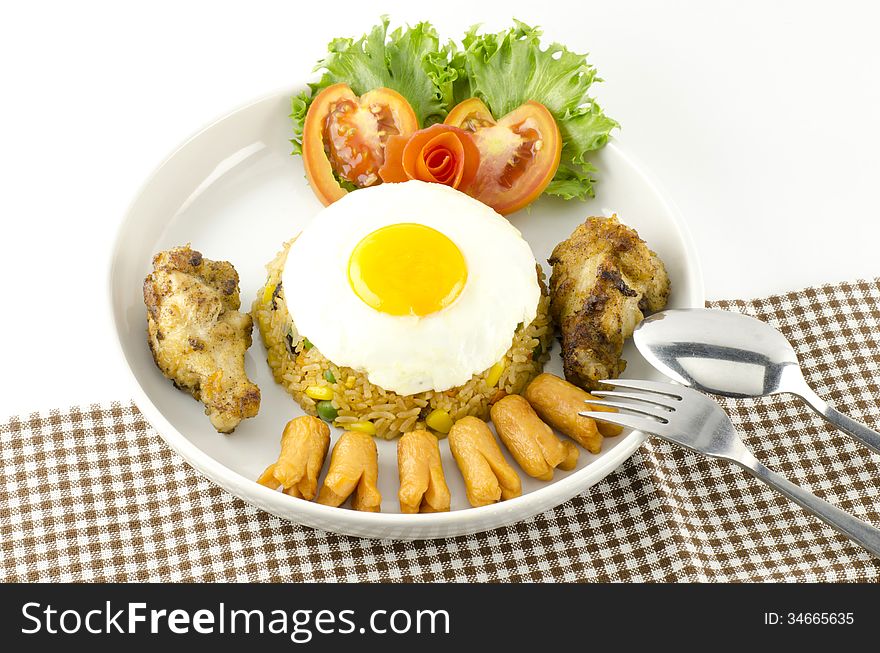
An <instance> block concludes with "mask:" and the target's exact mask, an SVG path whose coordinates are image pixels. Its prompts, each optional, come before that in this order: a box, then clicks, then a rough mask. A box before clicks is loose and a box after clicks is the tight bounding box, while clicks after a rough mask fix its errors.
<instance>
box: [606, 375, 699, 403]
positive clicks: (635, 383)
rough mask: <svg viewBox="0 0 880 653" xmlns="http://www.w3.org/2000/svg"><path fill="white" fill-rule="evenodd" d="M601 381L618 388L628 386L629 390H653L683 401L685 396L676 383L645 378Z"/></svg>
mask: <svg viewBox="0 0 880 653" xmlns="http://www.w3.org/2000/svg"><path fill="white" fill-rule="evenodd" d="M599 383H604V384H606V385H611V386H615V387H618V388H627V389H629V390H641V391H642V392H653V393H655V394H660V395H666V396H667V397H671V398H673V399H677V400H679V401H681V399H683V397H682V396H681V394H680V393H677V391H678V390H679V388H682V386H680V385H674V384H672V383H666V382H662V381H644V380H636V379H607V380H605V381H599Z"/></svg>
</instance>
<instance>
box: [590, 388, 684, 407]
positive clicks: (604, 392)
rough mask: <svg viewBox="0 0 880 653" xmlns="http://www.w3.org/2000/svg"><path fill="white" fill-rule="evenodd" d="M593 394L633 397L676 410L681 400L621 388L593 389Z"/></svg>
mask: <svg viewBox="0 0 880 653" xmlns="http://www.w3.org/2000/svg"><path fill="white" fill-rule="evenodd" d="M590 394H592V395H593V396H596V397H607V398H609V399H631V400H632V401H640V402H642V403H645V404H650V405H652V406H658V407H661V408H668V409H669V410H675V409H676V408H677V407H678V406H677V405H676V404H678V403H679V402H677V401H675V400H674V399H672V400H670V401H663V400H662V399H661V398H660V397H659V396H658V395H656V394H650V395H644V394H637V393H635V392H620V391H619V390H592V391H591V392H590ZM584 403H585V404H588V405H589V404H595V403H596V402H595V401H589V400H587V401H585V402H584Z"/></svg>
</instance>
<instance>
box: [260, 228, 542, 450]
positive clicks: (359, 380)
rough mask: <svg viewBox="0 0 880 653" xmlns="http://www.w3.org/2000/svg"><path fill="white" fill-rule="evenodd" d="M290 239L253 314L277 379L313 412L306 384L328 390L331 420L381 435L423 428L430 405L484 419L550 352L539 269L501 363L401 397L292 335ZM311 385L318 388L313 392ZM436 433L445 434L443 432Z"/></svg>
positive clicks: (538, 368)
mask: <svg viewBox="0 0 880 653" xmlns="http://www.w3.org/2000/svg"><path fill="white" fill-rule="evenodd" d="M292 242H293V241H289V242H287V243H285V245H284V247H283V248H282V250H281V251H280V252H279V253H278V255H277V256H276V257H275V258H274V259H273V260H272V261H271V262H270V263H269V264H268V265H267V266H266V269H267V271H268V277H267V279H266V285H265V286H264V287H263V288H261V289H260V291H259V292H258V294H257V298H256V300H255V302H254V305H253V317H254V320H255V321H256V322H257V325H258V326H259V329H260V334H261V335H262V338H263V344H264V345H265V346H266V350H267V352H268V353H267V361H268V363H269V367H270V368H271V369H272V374H273V376H274V377H275V381H277V382H278V383H280V384H281V385H282V386H283V387H284V389H285V390H286V391H287V392H288V393H289V394H290V395H291V396H292V397H293V398H294V399H295V400H296V402H297V403H298V404H299V405H300V406H301V407H302V409H303V410H304V411H305V412H306V413H308V414H310V415H317V414H318V401H316V400H315V399H313V398H312V397H310V396H309V395H308V394H306V390H307V389H309V388H311V389H312V390H311V393H312V394H320V393H324V394H325V395H329V394H330V393H331V392H332V399H328V400H326V401H330V402H331V403H332V406H333V409H334V410H335V412H336V413H337V415H336V418H335V419H334V420H333V424H334V425H335V426H338V427H341V428H357V429H358V430H365V431H366V432H369V433H373V432H374V433H373V434H374V435H376V436H377V437H380V438H385V439H392V438H396V437H398V436H400V435H402V434H404V433H406V432H407V431H411V430H413V429H417V428H425V426H426V424H425V420H426V419H427V417H428V415H430V414H431V413H432V412H433V411H435V410H441V411H446V413H448V415H449V417H451V419H452V420H453V421H455V420H459V419H461V418H462V417H466V416H468V415H473V416H475V417H479V418H480V419H488V418H489V408H490V406H491V405H492V404H493V403H494V402H495V401H497V400H498V399H500V398H501V397H503V396H504V395H505V394H518V393H520V392H522V390H523V389H524V388H525V386H526V385H528V383H529V381H531V380H532V379H533V378H534V377H535V376H537V375H538V374H540V373H541V371H542V369H543V367H544V363H545V362H546V361H547V359H548V358H549V356H550V354H549V352H550V346H551V344H552V338H553V328H552V325H551V322H550V316H549V304H550V298H549V296H548V294H547V287H546V285H545V283H544V278H543V277H544V275H543V272H542V271H541V269H540V267H538V277H539V282H540V286H541V299H540V300H539V302H538V307H537V315H536V317H535V319H534V320H533V321H532V322H531V323H530V324H527V325H523V326H521V327H520V328H519V329H518V330H517V331H516V333H515V334H514V335H513V338H512V343H511V347H510V349H509V350H508V351H507V353H506V354H505V355H504V358H503V359H502V360H501V361H499V363H498V364H496V365H495V366H493V367H491V368H489V369H488V370H485V371H483V372H481V373H479V374H475V375H474V376H473V377H472V378H471V379H470V381H468V382H467V383H465V384H464V385H462V386H458V387H456V388H451V389H449V390H445V391H442V392H437V391H433V390H428V391H426V392H420V393H418V394H414V395H406V396H404V395H399V394H397V393H396V392H392V391H390V390H385V389H383V388H380V387H379V386H377V385H374V384H372V383H370V381H369V380H368V379H367V374H366V373H365V372H362V371H358V370H354V369H352V368H350V367H340V366H338V365H336V364H334V363H333V362H332V361H330V360H328V359H326V358H325V357H324V356H322V355H321V352H319V351H318V348H317V347H314V346H312V345H311V343H310V342H309V341H308V340H307V339H306V338H304V337H302V336H300V335H299V334H298V333H297V330H296V326H295V325H294V324H293V322H292V320H291V317H290V314H289V313H288V310H287V304H286V303H285V301H284V289H283V288H282V287H281V272H282V270H283V268H284V263H285V261H286V259H287V252H288V250H289V248H290V245H291V243H292ZM502 366H503V369H501V368H502ZM499 369H500V370H501V371H500V376H499ZM496 377H497V381H496V380H495V378H496ZM493 381H494V383H493ZM314 388H320V389H321V391H320V392H319V393H316V392H315V391H314ZM328 390H329V392H328ZM437 435H438V436H440V437H443V435H444V434H442V433H437Z"/></svg>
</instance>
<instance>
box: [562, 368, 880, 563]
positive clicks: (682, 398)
mask: <svg viewBox="0 0 880 653" xmlns="http://www.w3.org/2000/svg"><path fill="white" fill-rule="evenodd" d="M602 383H605V384H607V385H610V386H614V387H615V388H624V389H627V390H635V391H637V392H634V393H633V392H621V391H619V390H614V391H603V390H597V391H592V394H594V395H597V396H601V397H606V398H607V399H610V401H609V400H598V401H596V400H590V401H587V402H586V403H587V404H589V405H593V406H605V407H608V408H614V409H617V410H619V411H622V412H618V413H610V412H604V411H601V412H600V411H592V410H586V411H583V412H579V413H578V414H579V415H582V416H583V417H590V418H592V419H595V420H599V421H603V422H608V423H610V424H617V425H619V426H623V427H626V428H631V429H636V430H638V431H642V432H644V433H650V434H652V435H656V436H658V437H660V438H662V439H664V440H667V441H669V442H674V443H675V444H677V445H679V446H682V447H684V448H685V449H690V450H691V451H696V452H698V453H702V454H705V455H707V456H710V457H712V458H721V459H723V460H729V461H731V462H734V463H736V464H737V465H739V466H740V467H742V468H743V469H745V470H746V471H748V472H749V473H751V474H752V475H753V476H755V478H757V479H759V480H761V481H764V482H765V483H766V484H767V485H769V486H770V487H772V488H773V489H774V490H776V491H777V492H779V493H780V494H783V495H784V496H786V497H788V498H789V499H791V500H792V501H794V502H795V503H796V504H798V505H799V506H801V507H802V508H804V509H805V510H806V511H807V512H811V513H812V514H814V515H815V516H816V517H818V518H819V519H821V520H822V521H824V522H825V523H826V524H828V525H829V526H831V527H832V528H834V529H836V530H838V531H839V532H841V533H843V534H844V535H846V536H847V537H848V538H850V539H851V540H853V541H854V542H856V543H858V544H860V545H861V546H863V547H865V549H867V550H868V551H870V552H871V553H872V554H874V555H875V556H877V557H880V530H878V529H877V528H875V527H874V526H871V525H870V524H868V523H866V522H864V521H862V520H861V519H858V518H856V517H854V516H853V515H851V514H849V513H847V512H844V511H843V510H841V509H840V508H837V507H836V506H833V505H831V504H830V503H828V502H827V501H825V500H823V499H820V498H819V497H817V496H816V495H814V494H812V493H810V492H808V491H807V490H805V489H803V488H802V487H799V486H797V485H795V484H794V483H792V482H791V481H788V480H787V479H785V478H784V477H782V476H780V475H779V474H777V473H776V472H774V471H772V470H770V469H768V468H767V467H765V466H764V465H762V464H761V463H760V462H759V461H758V459H757V458H755V456H754V455H753V454H752V452H751V451H750V450H749V448H748V447H746V445H745V443H743V441H742V440H741V439H740V438H739V436H738V435H737V433H736V429H735V428H734V426H733V423H732V422H731V421H730V418H729V417H728V416H727V413H725V412H724V409H723V408H721V406H719V405H718V404H717V403H715V402H714V401H712V400H711V399H709V397H707V396H705V395H703V394H700V393H699V392H697V391H696V390H692V389H690V388H686V387H684V386H680V385H675V384H672V383H658V382H656V381H634V380H630V379H626V380H620V379H616V380H613V381H602Z"/></svg>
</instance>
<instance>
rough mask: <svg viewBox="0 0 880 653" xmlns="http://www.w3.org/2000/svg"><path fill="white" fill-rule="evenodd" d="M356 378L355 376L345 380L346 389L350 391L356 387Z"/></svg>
mask: <svg viewBox="0 0 880 653" xmlns="http://www.w3.org/2000/svg"><path fill="white" fill-rule="evenodd" d="M354 382H355V378H354V377H353V376H349V377H348V378H347V379H345V387H346V388H348V389H349V390H350V389H351V388H353V387H354Z"/></svg>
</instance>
